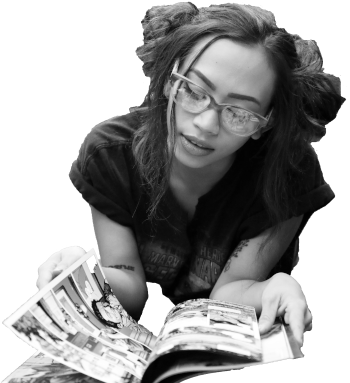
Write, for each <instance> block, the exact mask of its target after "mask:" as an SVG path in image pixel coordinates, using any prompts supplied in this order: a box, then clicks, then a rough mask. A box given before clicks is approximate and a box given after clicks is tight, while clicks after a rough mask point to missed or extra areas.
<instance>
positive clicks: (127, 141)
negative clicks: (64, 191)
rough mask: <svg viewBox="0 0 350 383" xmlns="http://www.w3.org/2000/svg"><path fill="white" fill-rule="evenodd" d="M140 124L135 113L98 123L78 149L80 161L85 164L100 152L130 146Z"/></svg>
mask: <svg viewBox="0 0 350 383" xmlns="http://www.w3.org/2000/svg"><path fill="white" fill-rule="evenodd" d="M140 124H141V122H140V117H139V115H138V114H137V113H135V112H134V113H129V114H126V115H123V116H116V117H113V118H110V119H108V120H106V121H103V122H101V123H99V124H98V125H96V126H95V127H94V128H93V129H92V130H91V131H90V133H89V134H88V135H87V136H86V138H85V140H84V142H83V144H82V146H81V149H80V153H79V157H80V160H81V161H82V163H86V162H88V161H89V159H90V158H91V157H93V156H94V155H96V154H97V153H98V152H99V151H100V150H103V149H108V148H118V147H125V146H130V145H131V142H132V137H133V134H134V132H135V131H136V130H137V129H138V128H139V126H140Z"/></svg>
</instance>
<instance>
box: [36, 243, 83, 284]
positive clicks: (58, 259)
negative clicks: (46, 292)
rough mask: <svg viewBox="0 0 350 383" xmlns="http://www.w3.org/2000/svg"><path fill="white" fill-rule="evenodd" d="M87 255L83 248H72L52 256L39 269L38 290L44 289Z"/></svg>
mask: <svg viewBox="0 0 350 383" xmlns="http://www.w3.org/2000/svg"><path fill="white" fill-rule="evenodd" d="M85 253H86V251H85V250H84V249H82V248H81V247H78V246H71V247H66V248H64V249H62V250H60V251H57V252H56V253H54V254H52V255H51V256H50V257H49V258H48V259H47V260H46V261H45V262H44V263H43V264H42V265H41V266H40V267H39V269H38V280H37V281H36V285H37V287H38V289H42V288H43V287H44V286H45V285H47V284H48V283H49V282H50V281H51V280H52V279H53V278H55V277H56V276H57V275H58V274H60V273H61V272H62V271H63V270H65V269H67V268H68V267H69V266H70V265H72V264H73V263H74V262H75V261H76V260H77V259H79V258H80V257H82V256H83V255H84V254H85Z"/></svg>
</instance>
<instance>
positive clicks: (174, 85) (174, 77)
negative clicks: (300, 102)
mask: <svg viewBox="0 0 350 383" xmlns="http://www.w3.org/2000/svg"><path fill="white" fill-rule="evenodd" d="M178 66H179V61H178V60H177V61H176V63H175V65H174V68H173V71H172V73H171V76H170V81H171V92H172V99H173V100H174V102H175V103H176V104H177V101H176V97H175V96H176V92H177V90H178V89H179V86H180V83H181V81H185V82H187V83H190V84H192V85H194V86H196V87H198V88H199V89H200V90H202V91H203V93H204V94H205V95H207V96H208V97H209V100H210V102H209V104H208V105H207V106H205V107H204V108H203V109H202V110H200V111H198V112H192V111H190V110H188V109H186V108H184V107H183V106H182V105H181V104H179V105H180V106H181V107H182V108H183V109H184V110H186V111H187V112H189V113H193V114H199V113H202V112H204V111H205V110H207V109H214V110H216V111H217V112H220V114H219V116H220V118H219V121H220V126H221V125H222V126H223V128H224V129H225V130H226V131H228V132H229V133H232V134H235V135H237V136H240V137H249V136H251V135H253V134H254V133H256V132H257V131H258V130H259V129H262V128H264V127H266V125H267V124H268V122H269V119H270V116H271V114H272V111H273V109H271V110H270V112H269V113H268V114H267V115H266V117H263V116H261V115H260V114H258V113H255V112H252V111H251V110H249V109H246V108H242V107H240V106H236V105H233V104H219V103H217V102H216V101H215V98H214V97H213V96H211V95H210V94H209V93H208V92H207V91H206V90H205V89H204V88H203V87H201V86H200V85H198V84H196V83H195V82H194V81H192V80H190V79H189V78H187V77H185V76H183V75H181V74H180V73H177V69H178ZM229 106H231V107H234V108H236V109H240V110H244V111H246V112H248V113H251V114H252V115H253V116H254V117H255V118H256V119H257V120H258V121H259V125H258V126H257V128H256V129H255V130H254V131H253V132H249V133H243V134H241V133H237V132H234V131H232V130H230V129H229V128H226V127H225V126H224V124H222V122H221V115H222V112H223V110H224V109H225V108H227V107H229Z"/></svg>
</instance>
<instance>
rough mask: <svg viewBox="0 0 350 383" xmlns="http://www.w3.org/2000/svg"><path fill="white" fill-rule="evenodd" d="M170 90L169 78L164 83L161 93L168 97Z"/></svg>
mask: <svg viewBox="0 0 350 383" xmlns="http://www.w3.org/2000/svg"><path fill="white" fill-rule="evenodd" d="M170 90H171V82H170V80H168V81H167V82H166V83H165V85H164V89H163V94H164V96H165V97H166V98H169V96H170Z"/></svg>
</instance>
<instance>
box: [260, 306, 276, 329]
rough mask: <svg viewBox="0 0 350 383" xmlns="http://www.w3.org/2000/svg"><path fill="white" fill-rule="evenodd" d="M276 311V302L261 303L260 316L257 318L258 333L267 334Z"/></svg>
mask: <svg viewBox="0 0 350 383" xmlns="http://www.w3.org/2000/svg"><path fill="white" fill-rule="evenodd" d="M277 310H278V300H277V299H274V300H272V301H267V302H263V307H262V311H261V315H260V318H259V331H260V334H261V335H263V334H265V333H267V332H268V331H269V330H270V329H271V327H272V325H273V324H274V322H275V319H276V315H277Z"/></svg>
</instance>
